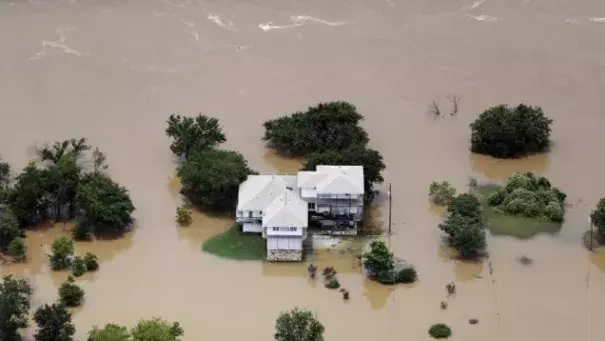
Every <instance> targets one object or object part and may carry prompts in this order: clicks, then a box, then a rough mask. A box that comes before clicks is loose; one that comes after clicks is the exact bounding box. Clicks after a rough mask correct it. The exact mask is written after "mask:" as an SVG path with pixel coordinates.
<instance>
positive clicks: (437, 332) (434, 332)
mask: <svg viewBox="0 0 605 341" xmlns="http://www.w3.org/2000/svg"><path fill="white" fill-rule="evenodd" d="M429 335H430V336H432V337H434V338H436V339H447V338H448V337H450V336H452V330H451V329H450V327H448V326H447V325H446V324H444V323H437V324H434V325H432V326H431V328H429Z"/></svg>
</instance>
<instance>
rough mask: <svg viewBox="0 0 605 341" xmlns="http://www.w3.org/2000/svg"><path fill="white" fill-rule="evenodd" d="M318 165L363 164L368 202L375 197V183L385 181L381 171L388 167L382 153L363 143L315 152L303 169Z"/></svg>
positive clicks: (313, 167) (310, 168) (313, 168)
mask: <svg viewBox="0 0 605 341" xmlns="http://www.w3.org/2000/svg"><path fill="white" fill-rule="evenodd" d="M318 165H335V166H353V165H355V166H363V175H364V187H365V197H366V201H368V202H371V201H372V199H373V198H374V183H382V182H383V181H384V178H383V177H382V174H381V173H382V171H383V170H384V169H385V168H386V164H385V163H384V160H383V158H382V155H380V153H379V152H378V151H376V150H374V149H369V148H366V147H365V146H363V145H353V146H350V147H347V148H345V149H340V150H335V149H328V150H325V151H323V152H319V153H313V154H311V156H310V157H309V159H308V160H307V162H306V163H305V164H304V167H303V170H315V168H316V167H317V166H318Z"/></svg>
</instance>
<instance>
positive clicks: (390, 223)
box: [389, 182, 393, 235]
mask: <svg viewBox="0 0 605 341" xmlns="http://www.w3.org/2000/svg"><path fill="white" fill-rule="evenodd" d="M392 210H393V196H392V194H391V183H390V182H389V235H391V226H392V214H391V211H392Z"/></svg>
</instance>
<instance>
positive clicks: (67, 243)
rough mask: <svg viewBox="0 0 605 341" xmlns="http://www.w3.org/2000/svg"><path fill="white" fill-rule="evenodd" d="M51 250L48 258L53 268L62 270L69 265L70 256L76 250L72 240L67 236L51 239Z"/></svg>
mask: <svg viewBox="0 0 605 341" xmlns="http://www.w3.org/2000/svg"><path fill="white" fill-rule="evenodd" d="M51 250H52V253H51V254H50V255H48V258H49V260H50V267H51V268H52V269H53V270H64V269H67V268H69V267H70V266H71V258H72V257H73V255H74V252H75V250H76V247H75V245H74V242H73V240H71V239H69V238H67V237H60V238H57V239H55V240H54V241H53V243H52V246H51Z"/></svg>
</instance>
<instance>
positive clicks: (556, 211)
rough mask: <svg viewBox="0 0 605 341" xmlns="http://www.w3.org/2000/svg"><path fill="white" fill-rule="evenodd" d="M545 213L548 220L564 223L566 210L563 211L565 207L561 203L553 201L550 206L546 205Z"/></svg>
mask: <svg viewBox="0 0 605 341" xmlns="http://www.w3.org/2000/svg"><path fill="white" fill-rule="evenodd" d="M544 213H545V214H546V217H547V218H548V220H550V221H554V222H562V221H563V218H564V215H565V210H564V209H563V206H562V205H561V204H560V203H558V202H555V201H552V202H550V203H548V205H546V208H545V209H544Z"/></svg>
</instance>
